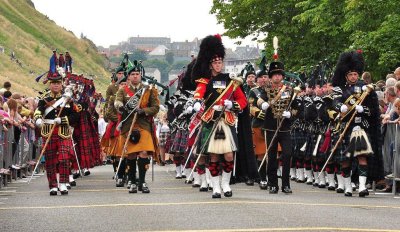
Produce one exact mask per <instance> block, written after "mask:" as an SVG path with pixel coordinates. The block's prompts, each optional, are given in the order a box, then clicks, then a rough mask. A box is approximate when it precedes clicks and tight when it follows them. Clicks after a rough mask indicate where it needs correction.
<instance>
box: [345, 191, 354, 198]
mask: <svg viewBox="0 0 400 232" xmlns="http://www.w3.org/2000/svg"><path fill="white" fill-rule="evenodd" d="M344 196H345V197H351V196H353V193H351V192H345V193H344Z"/></svg>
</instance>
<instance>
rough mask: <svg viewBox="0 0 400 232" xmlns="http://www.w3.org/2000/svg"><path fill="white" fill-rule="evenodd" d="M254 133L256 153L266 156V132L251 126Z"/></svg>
mask: <svg viewBox="0 0 400 232" xmlns="http://www.w3.org/2000/svg"><path fill="white" fill-rule="evenodd" d="M251 130H252V134H253V147H254V154H255V155H256V156H264V154H265V152H266V147H267V145H266V143H265V138H264V132H263V131H262V129H261V128H251Z"/></svg>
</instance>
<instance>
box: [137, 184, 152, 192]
mask: <svg viewBox="0 0 400 232" xmlns="http://www.w3.org/2000/svg"><path fill="white" fill-rule="evenodd" d="M139 191H141V192H142V193H150V189H149V187H147V184H146V183H143V184H139Z"/></svg>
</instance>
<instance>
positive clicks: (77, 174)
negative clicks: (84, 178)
mask: <svg viewBox="0 0 400 232" xmlns="http://www.w3.org/2000/svg"><path fill="white" fill-rule="evenodd" d="M72 176H73V177H74V179H78V177H80V176H81V174H80V173H79V172H77V173H74V174H72Z"/></svg>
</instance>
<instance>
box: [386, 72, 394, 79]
mask: <svg viewBox="0 0 400 232" xmlns="http://www.w3.org/2000/svg"><path fill="white" fill-rule="evenodd" d="M389 78H394V79H396V76H395V75H394V74H393V73H389V74H388V75H386V80H387V79H389Z"/></svg>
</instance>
